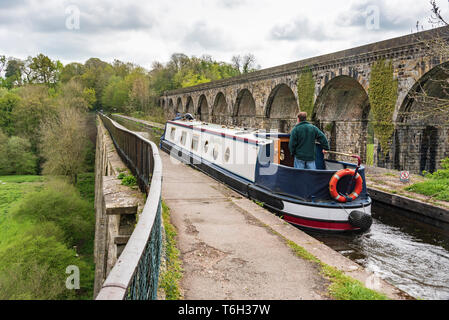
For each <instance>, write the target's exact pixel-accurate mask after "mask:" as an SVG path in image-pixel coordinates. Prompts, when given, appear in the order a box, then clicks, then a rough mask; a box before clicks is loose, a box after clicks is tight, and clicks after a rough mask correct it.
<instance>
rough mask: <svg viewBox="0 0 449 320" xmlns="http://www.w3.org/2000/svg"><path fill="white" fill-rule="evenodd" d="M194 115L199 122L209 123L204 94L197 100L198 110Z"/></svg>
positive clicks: (207, 106) (207, 107) (207, 105)
mask: <svg viewBox="0 0 449 320" xmlns="http://www.w3.org/2000/svg"><path fill="white" fill-rule="evenodd" d="M195 115H196V117H197V118H198V119H199V120H200V121H209V104H208V103H207V98H206V96H205V95H204V94H202V95H201V96H200V98H199V99H198V109H197V111H196V113H195Z"/></svg>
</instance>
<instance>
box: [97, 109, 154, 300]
mask: <svg viewBox="0 0 449 320" xmlns="http://www.w3.org/2000/svg"><path fill="white" fill-rule="evenodd" d="M97 123H98V124H97V130H98V135H97V149H96V159H95V216H96V223H95V247H94V259H95V285H94V296H95V297H96V296H97V294H98V292H99V290H100V289H101V286H102V284H103V282H104V280H105V279H106V278H107V276H108V274H109V272H110V271H111V269H112V267H113V266H114V265H115V263H116V261H117V259H118V258H119V256H120V254H121V253H122V251H123V249H124V248H125V246H126V244H127V242H128V240H129V238H130V236H131V234H132V232H133V230H134V226H135V224H136V219H137V217H138V214H139V213H140V212H141V210H142V208H143V206H144V204H145V199H144V195H143V194H142V193H141V192H140V191H139V190H138V189H137V190H134V189H132V188H130V187H127V186H123V185H121V180H119V179H117V177H118V175H119V174H120V172H127V171H128V169H127V167H126V166H125V164H124V163H123V162H122V160H121V159H120V157H119V155H118V153H117V152H116V150H115V147H114V143H113V142H112V139H111V137H110V135H109V133H108V132H107V130H106V128H105V127H104V125H103V123H102V121H101V120H100V119H99V118H98V121H97Z"/></svg>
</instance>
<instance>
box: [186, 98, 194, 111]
mask: <svg viewBox="0 0 449 320" xmlns="http://www.w3.org/2000/svg"><path fill="white" fill-rule="evenodd" d="M185 112H186V113H190V114H192V115H194V114H195V103H194V102H193V98H192V96H188V97H187V100H186V106H185Z"/></svg>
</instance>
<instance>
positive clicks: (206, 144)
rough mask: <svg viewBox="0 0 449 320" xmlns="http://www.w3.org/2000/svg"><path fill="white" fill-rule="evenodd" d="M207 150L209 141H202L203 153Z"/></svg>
mask: <svg viewBox="0 0 449 320" xmlns="http://www.w3.org/2000/svg"><path fill="white" fill-rule="evenodd" d="M207 151H209V141H206V142H204V153H207Z"/></svg>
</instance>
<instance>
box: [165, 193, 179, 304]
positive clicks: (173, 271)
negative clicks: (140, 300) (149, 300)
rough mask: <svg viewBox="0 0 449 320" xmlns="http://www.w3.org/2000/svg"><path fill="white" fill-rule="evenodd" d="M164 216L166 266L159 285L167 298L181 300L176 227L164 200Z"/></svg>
mask: <svg viewBox="0 0 449 320" xmlns="http://www.w3.org/2000/svg"><path fill="white" fill-rule="evenodd" d="M162 218H163V221H164V229H165V235H166V246H165V252H166V253H165V258H166V268H165V271H164V272H163V273H162V274H161V278H160V282H159V286H160V287H161V288H162V289H163V290H164V292H165V298H166V300H180V299H182V294H181V290H180V286H179V282H180V280H181V278H182V271H183V270H182V267H181V260H180V258H179V250H178V248H177V247H176V236H177V232H176V228H175V227H174V226H173V225H172V224H171V222H170V209H169V208H168V207H167V205H166V204H165V203H164V202H163V201H162Z"/></svg>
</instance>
